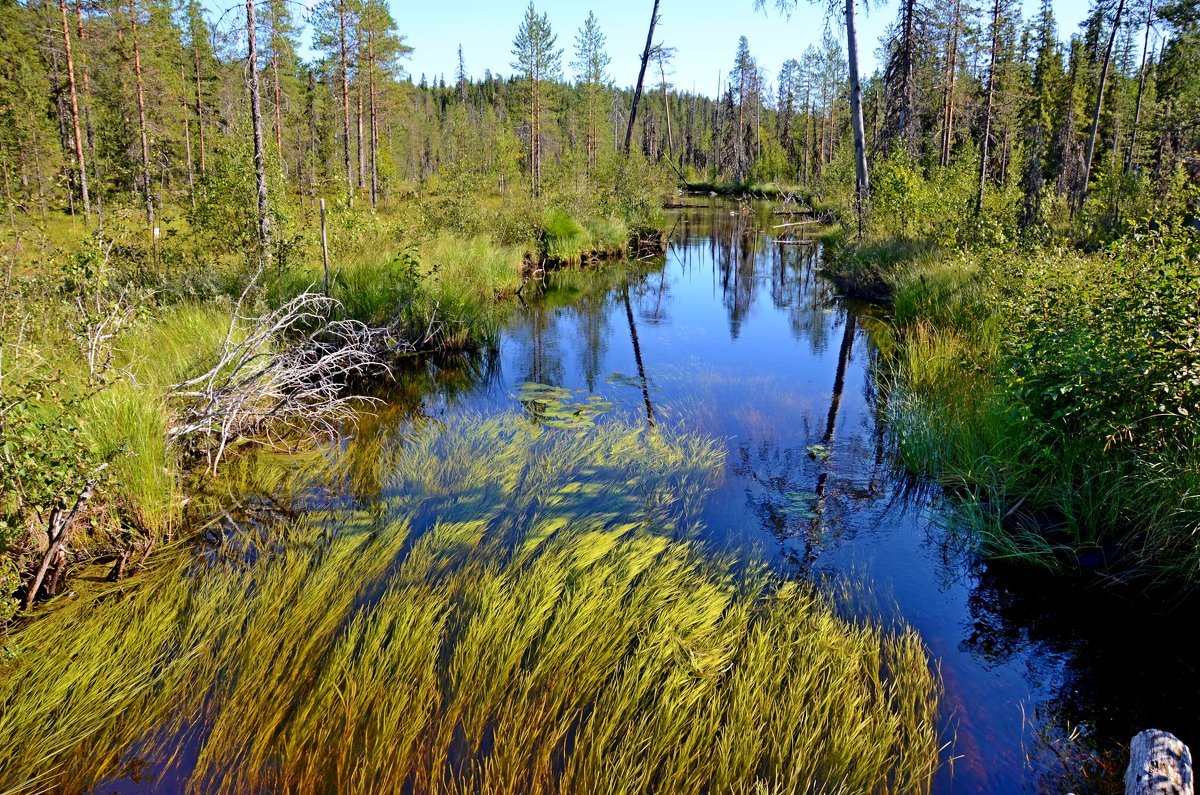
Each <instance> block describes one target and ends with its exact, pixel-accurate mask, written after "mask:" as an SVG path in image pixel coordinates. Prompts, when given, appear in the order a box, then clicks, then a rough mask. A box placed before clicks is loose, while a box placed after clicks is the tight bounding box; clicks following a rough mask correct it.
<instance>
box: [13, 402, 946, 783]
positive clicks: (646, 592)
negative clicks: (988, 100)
mask: <svg viewBox="0 0 1200 795" xmlns="http://www.w3.org/2000/svg"><path fill="white" fill-rule="evenodd" d="M404 438H405V437H404V436H402V437H401V439H404ZM368 442H369V443H370V444H371V450H372V451H373V453H376V454H373V455H364V456H347V457H340V458H337V459H334V460H333V461H331V462H330V467H331V468H330V470H329V472H328V474H327V476H328V477H331V478H333V479H334V480H338V481H340V480H345V479H354V480H356V481H357V482H360V483H362V484H369V485H370V486H371V487H372V488H374V489H377V493H375V494H373V495H371V494H360V497H362V498H363V499H364V501H363V502H362V506H363V507H362V509H361V510H346V511H341V512H338V513H331V514H320V513H311V514H308V515H307V516H305V517H304V518H302V519H300V520H299V521H297V522H294V523H291V524H289V525H288V526H286V527H283V528H280V529H279V530H277V531H274V532H273V533H272V534H269V537H266V538H264V537H263V536H262V535H261V534H259V535H257V536H253V537H254V538H255V539H256V540H255V541H253V542H251V541H250V540H249V539H250V538H251V537H252V536H251V535H247V534H237V535H234V536H233V537H231V538H230V539H229V541H227V542H226V544H225V545H224V546H222V547H221V548H219V549H216V550H214V552H213V553H212V554H211V556H210V557H209V558H208V559H207V560H206V561H199V560H196V559H194V558H192V557H191V556H189V555H188V554H186V553H184V552H182V551H180V550H173V551H170V550H169V551H167V552H166V554H163V555H162V556H160V558H159V561H158V567H157V569H156V570H155V571H153V572H151V573H149V574H147V575H146V576H144V577H142V578H140V579H139V580H138V581H136V582H135V583H134V584H132V585H126V586H124V590H123V592H117V591H115V590H114V591H111V592H109V593H108V594H107V595H105V596H102V597H100V598H99V599H97V600H79V601H75V602H72V603H67V604H64V605H62V606H61V607H59V608H58V609H57V610H54V611H52V612H50V613H49V614H48V615H45V616H44V617H43V618H41V619H40V620H39V621H37V622H36V623H34V624H32V625H30V626H29V627H28V628H26V629H25V630H23V631H21V632H20V633H18V634H17V635H16V636H14V637H13V638H12V639H11V645H13V646H15V647H17V648H19V649H20V652H19V653H18V654H17V656H15V657H14V658H12V659H10V660H8V661H7V662H4V663H0V703H3V704H5V710H4V712H3V713H2V715H0V771H3V772H2V773H0V791H14V792H34V791H42V790H44V789H47V788H52V789H54V790H55V791H62V792H77V791H81V790H83V789H85V788H87V787H89V786H91V785H93V784H94V783H95V782H96V781H97V780H98V779H102V778H105V777H110V778H111V777H114V776H119V775H120V772H121V770H122V769H124V768H125V767H126V766H129V765H131V764H133V763H135V761H136V760H138V759H141V760H146V761H148V762H150V763H151V769H152V770H157V768H158V767H159V766H161V765H163V764H166V765H168V766H172V767H173V768H174V769H175V771H176V772H177V773H179V774H182V775H184V776H185V777H186V778H187V779H188V780H189V781H190V788H191V791H195V792H228V793H235V792H236V793H241V792H252V791H260V792H261V791H288V792H330V791H337V792H381V791H400V790H404V789H405V788H406V787H407V788H411V790H412V791H416V792H429V791H438V792H495V793H500V792H512V793H532V792H545V793H550V792H663V793H693V792H694V793H701V792H897V793H900V792H903V793H910V792H922V791H927V790H928V787H929V782H930V777H931V773H932V771H933V769H934V767H935V766H936V764H937V759H938V751H939V739H938V731H937V726H936V719H937V708H936V704H937V694H938V680H937V677H936V675H935V674H934V673H933V672H932V671H931V669H930V667H929V665H928V661H927V658H926V655H925V651H924V649H923V647H922V645H921V643H920V641H919V639H918V638H917V636H916V635H915V634H914V633H912V632H911V631H907V630H898V631H894V632H889V631H883V630H881V629H880V628H878V627H877V626H874V625H872V624H870V623H866V622H849V621H847V620H846V619H843V618H839V617H838V616H837V615H836V613H835V611H834V609H833V608H832V606H831V605H830V604H829V603H828V602H827V601H826V600H825V598H823V597H820V596H818V595H816V593H815V592H814V590H813V589H812V588H810V587H809V586H807V585H802V584H798V583H792V584H788V585H782V586H781V585H779V584H777V583H774V582H773V581H772V580H771V579H770V578H769V577H768V576H767V575H766V574H765V573H763V572H761V571H759V570H754V569H752V570H750V571H749V572H745V573H739V574H733V573H731V571H732V570H731V567H730V565H729V563H728V562H725V561H721V560H713V559H712V558H711V557H710V556H709V555H708V554H707V552H706V551H705V549H704V547H703V546H702V545H701V544H700V543H699V542H698V541H696V540H694V537H695V533H696V531H697V530H698V528H697V527H696V516H697V514H698V507H699V500H701V499H702V498H703V495H704V494H705V492H706V490H707V489H708V487H709V484H710V482H711V479H712V478H713V477H714V475H715V473H716V471H717V470H718V468H719V464H720V457H721V456H720V452H719V448H718V447H717V446H716V445H715V444H714V443H713V442H711V441H709V440H706V439H704V438H699V437H694V436H690V435H688V434H684V433H678V432H671V431H667V432H665V433H659V432H649V431H646V430H644V429H642V428H641V427H640V426H639V425H638V424H637V423H633V422H630V423H626V422H623V421H619V420H615V419H614V420H608V421H606V422H604V423H603V424H601V425H600V426H599V427H597V428H594V429H591V430H588V431H586V432H578V431H572V432H562V431H545V430H541V429H539V428H538V427H536V426H535V425H533V424H531V423H530V422H528V421H526V420H524V419H521V418H517V417H510V416H509V417H497V418H483V417H464V418H461V419H457V420H454V421H452V422H451V424H450V425H449V426H448V427H446V428H444V429H438V428H436V427H430V428H425V429H423V430H422V429H418V428H416V427H414V428H413V431H412V433H411V434H410V435H409V437H408V438H407V441H402V442H401V443H398V444H390V445H383V444H379V440H378V439H377V438H374V439H368ZM363 467H366V468H370V469H372V470H373V471H372V472H371V473H370V474H369V475H365V476H364V475H363V474H362V473H361V472H356V470H358V469H360V468H363ZM306 469H307V470H308V471H309V472H310V473H311V472H312V471H316V470H319V469H320V468H319V467H316V466H312V465H311V462H310V465H308V466H307V467H306ZM301 480H302V478H301ZM270 482H271V484H272V487H273V488H275V487H278V485H279V483H278V480H277V479H271V480H270ZM368 498H369V499H368ZM251 544H258V545H263V544H265V545H267V546H265V547H264V546H249V545H251ZM185 746H186V747H188V748H190V749H191V751H189V752H187V753H179V752H180V750H181V749H182V748H183V747H185ZM193 752H194V754H193ZM177 754H178V755H177Z"/></svg>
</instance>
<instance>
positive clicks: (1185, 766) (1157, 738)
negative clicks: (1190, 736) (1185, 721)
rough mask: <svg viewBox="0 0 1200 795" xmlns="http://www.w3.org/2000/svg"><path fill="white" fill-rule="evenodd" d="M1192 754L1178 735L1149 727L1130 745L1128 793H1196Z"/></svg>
mask: <svg viewBox="0 0 1200 795" xmlns="http://www.w3.org/2000/svg"><path fill="white" fill-rule="evenodd" d="M1193 792H1194V790H1193V784H1192V753H1191V751H1189V750H1188V747H1187V746H1186V745H1184V744H1183V742H1181V741H1180V740H1179V738H1178V737H1176V736H1175V735H1173V734H1171V733H1169V732H1164V731H1159V730H1158V729H1148V730H1147V731H1144V732H1142V733H1141V734H1139V735H1137V736H1136V737H1134V738H1133V742H1131V743H1130V744H1129V769H1128V770H1126V771H1125V795H1193Z"/></svg>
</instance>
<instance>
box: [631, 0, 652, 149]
mask: <svg viewBox="0 0 1200 795" xmlns="http://www.w3.org/2000/svg"><path fill="white" fill-rule="evenodd" d="M658 3H659V0H654V8H653V9H652V10H651V11H650V30H649V31H648V32H647V33H646V49H645V50H644V51H643V52H642V65H641V67H640V68H639V69H638V80H637V87H636V88H634V91H633V107H632V108H631V109H630V111H629V126H628V127H626V128H625V154H626V155H628V154H629V146H630V144H631V143H632V142H633V125H634V122H636V121H637V112H638V105H639V104H640V103H641V101H642V83H643V82H644V81H645V79H646V67H647V66H648V65H649V63H650V50H651V49H652V48H653V47H654V28H655V26H656V25H658V19H659V17H658Z"/></svg>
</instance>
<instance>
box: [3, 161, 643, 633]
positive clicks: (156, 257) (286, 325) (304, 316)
mask: <svg viewBox="0 0 1200 795" xmlns="http://www.w3.org/2000/svg"><path fill="white" fill-rule="evenodd" d="M656 189H657V188H656V187H655V185H654V183H651V184H650V185H649V187H647V188H646V189H645V195H643V193H640V192H638V191H630V192H629V193H628V194H627V195H626V196H625V198H624V199H623V202H624V204H623V205H622V206H620V207H617V206H615V205H614V204H613V202H612V201H611V199H612V197H608V199H609V201H607V202H601V201H599V200H598V199H597V200H596V201H593V202H590V203H589V202H588V201H583V200H579V199H576V200H573V201H567V202H566V205H565V206H562V207H555V206H548V207H545V208H543V209H539V208H538V207H537V206H536V205H534V204H533V203H530V202H529V201H528V199H521V200H512V201H507V202H506V201H504V200H503V199H501V198H500V197H489V196H483V197H475V198H473V199H472V200H470V201H467V200H466V199H464V197H463V196H461V195H457V194H452V195H439V194H436V193H435V194H431V195H429V196H425V197H421V198H417V197H411V198H409V199H407V200H405V201H403V202H401V203H400V204H398V205H396V206H392V207H390V208H388V209H387V210H386V211H380V212H375V211H371V210H358V211H350V210H347V209H345V208H330V211H329V213H328V217H327V220H328V223H327V228H326V230H325V239H326V241H327V244H328V261H329V270H328V274H326V272H325V267H324V265H323V256H322V251H321V245H320V240H321V227H320V224H319V216H318V215H317V214H316V213H315V212H314V211H313V210H312V209H311V208H309V209H302V210H299V211H298V213H297V215H296V216H295V217H293V218H291V219H290V220H289V225H288V227H287V229H286V230H283V229H281V230H280V236H281V238H284V239H285V243H284V244H281V245H280V246H279V247H278V248H277V250H276V251H275V252H274V256H273V258H272V259H273V261H272V262H270V263H268V264H265V265H259V264H257V263H254V262H251V261H250V260H249V259H248V257H247V255H246V254H245V252H244V251H243V250H240V249H238V248H237V247H236V246H234V245H231V244H230V243H228V242H223V241H222V240H221V238H220V236H219V234H217V233H216V230H215V229H214V228H213V226H212V224H211V219H209V220H205V216H204V214H203V213H202V212H191V213H188V212H185V211H183V210H179V211H177V212H170V211H168V212H167V213H164V214H163V217H162V218H161V219H160V227H159V232H158V234H157V235H156V236H147V235H146V234H145V229H143V228H142V227H141V226H140V225H139V224H137V223H136V222H134V221H132V220H129V217H128V216H127V215H124V214H122V213H120V212H116V211H112V210H110V212H109V214H108V216H107V217H106V218H105V220H104V223H103V226H102V227H101V228H100V229H99V230H94V229H85V228H84V227H83V225H82V224H79V223H76V222H74V221H73V220H71V219H67V218H61V219H58V220H57V221H54V222H52V223H51V224H50V225H49V226H46V225H40V226H39V225H37V224H34V223H33V222H32V220H31V221H30V222H29V224H28V225H26V226H23V227H22V228H21V229H20V234H19V235H18V237H17V238H16V239H15V240H14V241H12V244H11V246H10V247H9V248H8V249H7V250H6V251H7V253H6V259H7V267H6V274H5V281H6V290H5V291H4V296H3V298H0V327H2V330H3V332H4V340H5V342H4V346H3V351H2V352H0V353H2V356H0V364H2V369H0V397H2V398H3V399H2V400H0V411H2V413H0V443H2V444H0V450H2V451H3V456H4V461H3V463H4V466H3V467H2V470H3V474H2V475H0V493H2V494H3V495H4V496H3V500H2V501H0V627H2V626H3V625H4V624H6V623H7V622H8V621H10V620H11V619H13V618H14V617H15V616H17V615H18V614H19V613H20V612H21V611H23V610H27V609H28V608H30V607H31V606H32V605H33V603H34V602H35V601H37V600H39V599H43V598H47V597H52V596H54V595H56V594H58V593H63V592H66V591H69V590H70V589H71V584H70V576H69V572H70V571H71V570H72V569H74V568H77V567H79V566H83V565H89V566H93V567H94V566H96V565H97V564H99V563H105V562H106V563H107V565H108V567H109V568H110V571H111V576H112V577H114V578H120V577H122V576H124V575H125V574H127V573H129V572H131V571H133V570H134V569H135V568H136V567H137V566H139V565H141V564H142V563H144V562H145V560H146V558H147V557H148V556H149V554H150V553H151V551H152V550H153V549H154V548H155V546H156V545H160V544H162V543H165V542H168V541H170V540H171V539H173V538H175V537H176V535H177V534H178V532H179V531H180V530H181V528H182V527H184V526H185V525H186V524H187V522H186V520H185V517H184V513H185V508H186V506H187V505H188V503H189V501H190V498H191V488H190V487H189V486H188V485H187V484H188V482H189V481H191V480H193V479H194V476H193V474H192V473H194V472H200V471H207V472H209V473H212V472H214V471H216V470H217V469H218V468H219V467H220V465H221V463H222V461H224V460H225V459H227V458H228V457H229V456H230V455H236V454H237V453H238V452H239V451H241V450H242V449H252V448H256V447H262V446H267V447H271V446H285V447H294V446H296V445H300V446H303V445H304V444H306V443H307V440H309V439H314V438H317V437H321V436H327V435H329V434H330V433H335V432H336V431H337V429H338V428H339V426H340V425H342V424H343V423H345V422H347V421H351V420H352V419H353V417H354V415H355V413H356V411H357V410H358V409H360V408H364V406H363V404H362V402H361V401H360V400H358V399H356V398H354V395H355V394H356V390H355V385H359V389H360V390H361V388H362V387H365V386H366V385H368V384H369V383H370V382H372V381H374V380H377V379H380V378H386V377H387V375H388V368H389V364H390V363H391V362H393V361H394V360H395V359H396V357H411V356H422V355H427V354H432V353H442V354H444V353H448V352H456V351H464V350H468V349H478V348H480V347H486V346H488V345H489V344H490V342H491V340H492V339H493V338H494V334H495V330H496V325H497V322H498V320H497V318H498V317H500V316H502V315H503V314H504V312H506V311H507V310H506V307H507V306H508V304H509V302H510V301H512V300H515V296H516V295H517V294H518V293H519V292H520V291H521V290H522V289H523V288H524V286H525V285H526V283H527V282H528V281H529V280H530V279H531V278H536V275H537V273H538V272H544V270H545V269H547V268H554V267H568V266H575V265H580V264H582V263H584V262H591V261H599V260H601V259H607V258H612V257H621V256H625V255H627V254H628V253H629V252H631V251H633V250H635V249H638V248H639V247H641V246H649V247H654V246H656V245H661V237H660V235H661V233H660V232H657V231H656V232H654V233H653V234H651V233H648V232H647V231H646V230H647V229H648V228H655V227H656V226H658V225H659V224H660V222H661V214H656V212H655V211H654V210H653V209H651V208H652V206H653V204H652V202H653V200H652V198H651V196H652V195H653V194H654V191H655V190H656ZM567 198H568V199H569V198H570V197H567ZM657 201H658V202H659V203H660V204H661V199H658V200H657ZM610 211H611V212H615V213H617V214H616V215H608V214H606V212H610ZM285 231H286V237H285Z"/></svg>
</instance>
